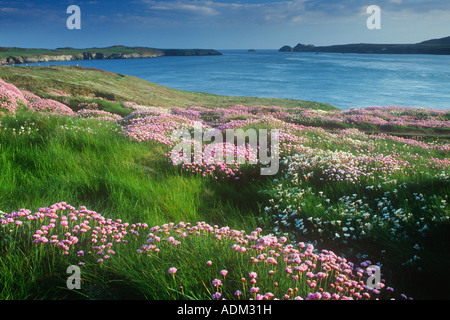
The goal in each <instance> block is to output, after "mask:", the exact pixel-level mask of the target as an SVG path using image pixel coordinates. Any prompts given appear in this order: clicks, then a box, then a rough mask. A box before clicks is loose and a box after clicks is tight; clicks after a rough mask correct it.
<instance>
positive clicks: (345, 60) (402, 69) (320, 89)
mask: <svg viewBox="0 0 450 320" xmlns="http://www.w3.org/2000/svg"><path fill="white" fill-rule="evenodd" d="M220 52H221V53H223V55H220V56H199V57H160V58H153V59H130V60H83V61H67V62H49V63H37V64H31V65H80V66H83V67H90V68H98V69H102V70H106V71H111V72H117V73H122V74H128V75H132V76H135V77H139V78H142V79H145V80H148V81H151V82H154V83H157V84H161V85H164V86H168V87H171V88H176V89H181V90H188V91H199V92H208V93H214V94H220V95H229V96H252V97H271V98H288V99H301V100H309V101H319V102H324V103H329V104H332V105H334V106H336V107H338V108H340V109H348V108H361V107H368V106H405V107H409V106H414V107H424V108H436V109H450V56H435V55H376V54H369V55H366V54H338V53H320V54H316V53H297V52H289V53H286V52H278V51H277V50H257V51H256V52H248V51H247V50H221V51H220Z"/></svg>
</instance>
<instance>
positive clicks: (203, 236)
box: [0, 67, 450, 300]
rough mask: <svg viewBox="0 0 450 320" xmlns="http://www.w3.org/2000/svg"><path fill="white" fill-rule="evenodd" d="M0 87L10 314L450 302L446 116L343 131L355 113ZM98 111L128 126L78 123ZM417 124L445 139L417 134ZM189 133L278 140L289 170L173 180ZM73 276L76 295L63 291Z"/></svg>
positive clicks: (85, 88) (198, 169)
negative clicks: (163, 305) (64, 304)
mask: <svg viewBox="0 0 450 320" xmlns="http://www.w3.org/2000/svg"><path fill="white" fill-rule="evenodd" d="M0 78H1V79H2V80H3V81H5V82H6V83H7V84H8V83H9V84H12V85H14V86H15V87H12V86H10V85H7V84H1V83H0V88H1V90H3V91H1V93H2V95H1V96H0V102H1V103H2V104H1V105H0V171H1V175H0V211H1V212H2V213H0V222H1V227H0V240H1V242H0V283H2V284H3V285H2V286H1V288H0V299H3V300H23V299H30V300H31V299H51V300H53V299H150V300H174V299H177V300H180V299H186V300H190V299H193V300H203V299H205V300H210V299H220V298H226V299H227V300H230V299H238V298H239V299H244V300H245V299H249V298H256V299H259V298H261V299H273V298H278V299H290V300H293V299H294V298H300V297H301V298H303V299H306V298H311V299H319V298H321V299H334V298H339V299H344V298H349V297H351V298H353V299H369V298H370V299H374V298H380V299H390V298H395V299H404V298H406V297H407V298H409V297H412V298H414V299H442V298H443V299H448V298H449V297H450V293H449V291H448V288H449V285H450V277H449V276H448V275H447V274H446V272H445V270H447V269H448V268H449V267H450V255H449V249H448V246H447V244H448V242H449V240H450V238H449V237H450V236H449V235H450V232H449V231H450V223H449V217H450V209H449V206H448V201H449V199H448V195H449V194H450V185H449V181H450V180H449V144H448V138H449V135H448V125H447V122H448V117H449V114H448V112H447V113H446V112H440V111H427V110H411V109H404V110H403V109H399V110H396V109H390V110H389V112H386V117H392V116H393V115H394V114H395V117H397V118H396V120H395V121H397V122H395V121H394V120H393V119H391V118H389V124H386V123H385V122H386V121H387V120H385V119H384V120H383V121H384V122H383V121H380V123H381V124H380V125H377V124H368V123H356V122H353V123H352V122H350V121H347V120H345V121H344V122H342V123H341V122H339V119H338V117H340V116H342V119H347V118H345V117H348V116H349V114H348V113H345V112H341V111H339V110H337V109H336V108H334V107H332V106H330V105H327V104H321V103H317V102H306V101H300V100H283V99H263V98H252V97H225V96H217V95H211V94H206V93H196V92H185V91H180V90H174V89H170V88H166V87H163V86H160V85H156V84H153V83H149V82H147V81H144V80H141V79H138V78H135V77H131V76H126V75H120V74H114V73H110V72H105V71H100V70H95V69H85V68H81V67H2V68H0ZM17 88H18V89H19V90H17ZM20 90H21V91H22V93H23V97H25V99H22V98H20V99H22V100H20V99H19V98H16V99H17V100H16V102H17V103H16V104H17V106H16V105H14V108H11V107H10V104H12V103H13V102H11V101H13V100H11V99H13V98H14V97H17V96H20V95H21V94H22V93H21V92H20ZM25 90H26V91H28V92H31V93H33V94H34V95H37V96H39V97H41V98H48V99H52V100H55V101H58V102H60V103H63V104H64V106H66V107H67V106H68V107H70V109H71V110H73V113H72V112H70V114H68V115H65V114H58V113H57V112H56V111H54V112H51V110H50V109H49V110H47V111H43V109H39V108H42V104H39V103H37V102H36V101H38V102H39V101H41V102H42V103H49V105H50V102H48V100H39V98H38V97H36V96H33V97H31V98H30V96H32V95H31V94H29V93H28V94H25ZM11 97H13V98H11ZM1 99H3V100H1ZM8 99H9V100H8ZM33 99H34V100H33ZM123 102H136V104H131V106H145V107H142V108H141V109H139V110H140V111H139V110H136V109H133V108H130V107H129V105H130V104H128V105H127V104H126V103H125V104H124V103H123ZM88 104H94V105H95V108H96V109H95V110H100V111H104V112H109V113H108V114H109V115H110V114H114V115H117V116H120V117H121V118H120V120H117V119H111V118H108V120H102V118H100V116H99V114H100V113H95V112H92V113H91V114H89V117H83V116H82V115H83V113H82V112H80V110H81V109H83V108H85V107H86V105H88ZM54 105H57V106H60V105H59V104H56V103H55V104H54ZM91 106H92V105H91ZM264 106H265V107H264ZM274 106H276V107H274ZM189 107H191V108H189ZM192 107H193V108H192ZM2 108H3V109H2ZM8 108H9V109H8ZM7 110H13V111H7ZM55 110H56V109H55ZM304 110H308V111H307V113H302V112H303V111H304ZM58 112H59V111H58ZM364 112H370V110H368V111H364ZM102 114H103V113H102ZM108 114H106V113H104V114H103V115H108ZM316 116H317V117H316ZM350 116H351V115H350ZM96 117H98V118H96ZM413 118H414V119H417V120H418V121H419V120H420V123H427V122H426V120H427V119H429V120H430V123H431V124H433V125H436V123H438V124H439V125H438V126H437V127H431V125H430V128H428V129H426V130H425V133H426V135H421V134H423V128H419V127H417V126H415V122H414V121H413V120H411V119H413ZM330 119H332V120H330ZM336 119H337V120H336ZM352 119H353V118H352ZM398 119H408V121H410V122H405V123H406V125H404V126H403V127H402V126H400V125H398V124H397V123H403V122H400V120H398ZM192 121H203V122H204V123H205V125H206V124H207V125H210V126H211V127H220V128H222V130H224V129H223V128H225V127H221V126H223V125H228V126H229V127H230V128H234V129H237V128H242V129H245V130H248V129H251V128H254V129H262V128H266V129H278V130H281V133H282V136H281V137H280V139H281V140H280V150H281V152H280V155H281V161H280V170H279V171H278V173H277V174H276V175H274V176H261V175H260V174H259V169H260V165H259V164H251V163H245V164H243V165H236V166H234V165H230V166H228V167H227V169H228V168H231V169H233V168H236V171H235V173H236V175H234V173H233V174H230V173H229V172H227V171H226V170H225V169H224V170H222V169H219V168H218V166H217V168H214V169H210V168H209V167H208V166H203V165H199V166H192V167H188V168H183V167H181V166H174V165H173V164H171V163H170V161H169V158H168V157H167V154H168V153H169V152H170V151H171V148H172V146H171V145H170V144H166V143H165V142H164V141H165V140H164V139H165V138H167V137H168V134H169V133H170V130H173V128H177V127H186V126H187V127H190V128H191V124H192ZM402 121H403V120H402ZM307 124H309V125H307ZM337 124H340V125H337ZM395 130H396V131H397V133H398V132H399V131H400V133H401V132H403V133H404V134H403V135H400V136H399V135H391V134H386V132H391V131H395ZM369 131H370V132H369ZM208 170H209V171H208ZM202 173H205V176H203V175H202ZM206 173H208V174H206ZM237 178H239V179H237ZM55 204H56V205H55ZM53 205H54V206H53ZM71 206H73V207H71ZM27 210H30V211H27ZM8 219H9V220H8ZM258 228H261V229H258ZM75 238H76V240H75ZM94 240H95V241H94ZM291 245H292V246H291ZM242 248H245V250H244V249H242ZM313 249H315V250H313ZM323 250H324V251H323ZM297 259H298V261H297ZM209 261H210V262H211V265H209ZM367 261H370V263H368V262H367ZM350 262H351V263H350ZM361 263H362V264H361ZM368 264H370V265H375V264H378V265H379V266H380V267H381V272H382V277H383V279H384V280H385V283H384V282H383V283H382V285H381V288H380V289H379V290H378V291H377V290H374V291H373V290H368V289H367V288H364V286H363V285H362V284H360V283H359V281H361V282H363V283H366V281H367V279H368V275H367V274H366V273H365V272H366V270H365V269H364V268H365V267H361V268H362V269H358V268H359V266H361V265H362V266H367V265H368ZM69 265H79V266H80V268H81V289H73V290H71V289H69V288H67V286H66V280H67V277H68V274H67V272H66V269H67V267H68V266H69ZM173 268H176V270H175V269H173ZM224 270H226V271H227V272H224ZM256 275H257V276H256ZM242 278H244V279H245V281H242ZM392 288H393V289H394V291H393V292H392ZM238 290H239V291H238ZM402 294H403V295H404V296H402ZM328 295H329V296H328Z"/></svg>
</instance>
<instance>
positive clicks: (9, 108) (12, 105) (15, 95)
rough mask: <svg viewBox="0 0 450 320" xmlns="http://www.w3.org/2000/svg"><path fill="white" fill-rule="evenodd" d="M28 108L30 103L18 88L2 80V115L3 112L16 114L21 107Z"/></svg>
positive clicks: (0, 104)
mask: <svg viewBox="0 0 450 320" xmlns="http://www.w3.org/2000/svg"><path fill="white" fill-rule="evenodd" d="M20 105H23V106H28V101H27V99H26V98H25V97H24V95H23V93H22V92H21V91H20V90H19V89H17V87H16V86H14V85H12V84H10V83H7V82H5V81H3V80H2V79H0V114H1V112H2V111H6V112H7V113H12V114H15V112H16V109H17V108H18V107H19V106H20Z"/></svg>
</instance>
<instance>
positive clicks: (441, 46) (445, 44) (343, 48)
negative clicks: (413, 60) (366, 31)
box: [278, 37, 450, 55]
mask: <svg viewBox="0 0 450 320" xmlns="http://www.w3.org/2000/svg"><path fill="white" fill-rule="evenodd" d="M278 51H279V52H330V53H366V54H435V55H450V37H446V38H440V39H433V40H427V41H423V42H420V43H415V44H370V43H358V44H345V45H332V46H319V47H316V46H314V45H312V44H309V45H304V44H301V43H299V44H297V45H296V46H295V47H290V46H283V47H282V48H280V49H279V50H278Z"/></svg>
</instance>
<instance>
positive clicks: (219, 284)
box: [212, 279, 222, 287]
mask: <svg viewBox="0 0 450 320" xmlns="http://www.w3.org/2000/svg"><path fill="white" fill-rule="evenodd" d="M212 285H213V286H214V287H220V286H221V285H222V280H219V279H214V280H213V281H212Z"/></svg>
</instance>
